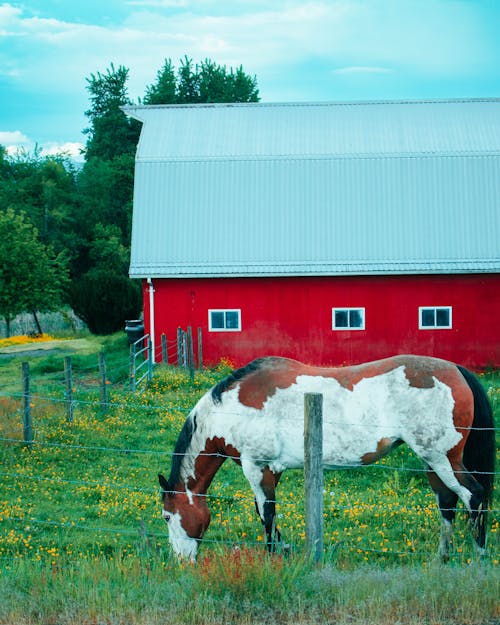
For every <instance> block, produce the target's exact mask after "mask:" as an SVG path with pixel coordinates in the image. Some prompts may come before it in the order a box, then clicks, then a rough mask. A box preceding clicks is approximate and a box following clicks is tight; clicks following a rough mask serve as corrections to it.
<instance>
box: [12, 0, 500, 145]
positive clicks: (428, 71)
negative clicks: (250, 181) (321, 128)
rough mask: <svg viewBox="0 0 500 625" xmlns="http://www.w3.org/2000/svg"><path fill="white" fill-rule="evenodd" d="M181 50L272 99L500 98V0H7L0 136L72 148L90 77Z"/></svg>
mask: <svg viewBox="0 0 500 625" xmlns="http://www.w3.org/2000/svg"><path fill="white" fill-rule="evenodd" d="M186 54H187V55H188V56H190V57H191V58H193V60H194V61H201V60H203V59H205V58H207V57H208V58H211V59H212V60H214V61H215V62H217V63H220V64H225V65H227V66H228V67H229V66H233V67H235V66H238V65H240V64H242V65H243V67H244V69H245V71H246V72H247V73H250V74H255V75H256V76H257V81H258V85H259V89H260V95H261V99H262V100H263V101H267V102H289V101H299V102H304V101H309V102H310V101H352V100H381V99H427V98H462V97H465V98H470V97H500V0H311V1H300V2H299V1H297V0H81V1H80V0H26V1H19V2H17V1H14V0H12V1H10V2H3V3H2V1H1V0H0V144H2V145H5V146H8V147H9V149H11V150H14V149H15V148H16V147H24V148H27V149H32V147H33V146H34V144H35V143H37V144H38V145H39V146H41V147H42V148H43V149H44V150H45V152H50V151H55V150H60V149H61V148H63V149H65V150H67V151H68V152H69V153H76V152H77V151H78V148H79V147H80V146H81V145H82V144H83V143H84V142H85V137H84V136H83V135H82V130H83V129H84V128H85V127H86V126H87V120H86V118H85V115H84V112H85V110H86V109H87V108H88V106H89V101H88V93H87V91H86V89H85V86H86V81H85V79H86V77H88V76H89V75H90V74H91V73H96V72H97V71H101V72H104V71H105V70H106V68H108V67H109V65H110V63H114V64H115V66H117V65H124V66H125V67H128V68H129V70H130V73H129V83H128V84H129V95H130V97H131V98H132V99H134V100H137V98H138V97H141V96H143V95H144V91H145V88H146V86H147V85H149V84H151V83H152V82H154V80H155V77H156V72H157V71H158V69H159V68H160V67H161V66H162V64H163V62H164V59H165V58H167V57H168V58H171V59H172V61H173V62H174V64H175V65H178V61H179V59H180V58H181V57H183V56H184V55H186Z"/></svg>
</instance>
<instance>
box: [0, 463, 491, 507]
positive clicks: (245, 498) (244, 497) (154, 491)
mask: <svg viewBox="0 0 500 625" xmlns="http://www.w3.org/2000/svg"><path fill="white" fill-rule="evenodd" d="M0 475H3V476H4V477H7V478H11V479H16V480H19V479H25V480H35V481H43V482H49V483H51V484H64V485H67V484H69V485H71V486H85V487H91V488H100V489H104V490H106V489H108V490H113V489H116V490H127V491H131V492H139V493H144V494H147V495H159V494H160V493H161V489H159V488H158V487H156V488H141V487H138V486H131V485H129V484H117V483H115V482H91V481H87V480H69V479H63V478H54V477H47V476H43V475H32V474H29V475H28V474H23V473H8V472H6V471H0ZM248 488H249V489H250V486H248ZM169 492H171V493H172V494H174V495H175V494H177V495H184V494H185V493H186V491H177V490H173V491H169ZM191 495H192V496H193V497H200V498H203V499H212V500H223V501H231V502H239V503H245V502H253V501H254V497H253V495H250V494H240V493H233V494H231V495H225V494H217V495H212V494H208V493H191ZM323 495H324V496H325V497H328V496H329V497H330V499H332V500H334V498H335V497H337V493H336V492H331V493H330V494H328V493H327V491H326V490H325V491H324V493H323ZM267 501H268V502H269V503H274V504H277V505H278V506H279V507H287V506H295V502H288V501H287V500H286V499H267ZM333 509H334V510H340V511H344V512H345V511H350V512H353V511H358V510H360V509H361V510H368V511H370V512H373V511H377V510H384V511H387V510H390V511H391V512H404V513H406V512H417V513H418V512H424V511H429V510H432V511H435V510H437V507H436V504H435V502H434V501H433V502H432V503H431V504H429V505H423V506H411V505H406V504H398V505H395V504H391V505H390V506H388V505H387V504H378V503H367V504H357V505H352V504H350V505H341V504H335V505H334V508H333ZM455 509H456V508H439V510H442V511H452V510H455ZM488 512H490V513H494V514H497V513H500V509H495V508H489V509H488Z"/></svg>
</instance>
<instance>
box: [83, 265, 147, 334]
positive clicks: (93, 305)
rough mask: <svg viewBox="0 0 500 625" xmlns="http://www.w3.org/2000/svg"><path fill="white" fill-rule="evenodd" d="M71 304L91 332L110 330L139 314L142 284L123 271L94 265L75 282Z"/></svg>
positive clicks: (119, 328) (119, 326)
mask: <svg viewBox="0 0 500 625" xmlns="http://www.w3.org/2000/svg"><path fill="white" fill-rule="evenodd" d="M71 304H72V307H73V310H74V311H75V313H76V314H77V315H78V316H79V317H80V318H81V319H83V321H85V323H86V324H87V326H88V328H89V330H90V331H91V332H92V333H94V334H111V333H112V332H116V331H117V330H121V329H123V328H124V326H125V320H126V319H135V318H136V317H137V316H138V315H139V313H140V311H141V308H142V293H141V285H140V283H139V282H133V281H132V280H130V279H129V278H128V277H127V276H124V275H121V274H116V273H112V272H109V271H106V270H104V269H92V270H91V271H89V272H88V273H86V274H85V275H84V276H83V277H82V278H80V279H79V280H77V281H76V282H75V283H74V284H73V287H72V291H71Z"/></svg>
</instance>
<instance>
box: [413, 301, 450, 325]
mask: <svg viewBox="0 0 500 625" xmlns="http://www.w3.org/2000/svg"><path fill="white" fill-rule="evenodd" d="M418 327H419V329H420V330H434V329H436V328H451V306H420V308H419V309H418Z"/></svg>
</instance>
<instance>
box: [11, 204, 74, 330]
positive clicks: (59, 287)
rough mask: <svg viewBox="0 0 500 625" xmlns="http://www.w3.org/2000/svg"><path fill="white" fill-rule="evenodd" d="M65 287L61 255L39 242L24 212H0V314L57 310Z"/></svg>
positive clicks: (66, 279)
mask: <svg viewBox="0 0 500 625" xmlns="http://www.w3.org/2000/svg"><path fill="white" fill-rule="evenodd" d="M67 286H68V272H67V262H66V259H65V257H64V255H63V254H62V253H61V254H58V255H56V254H54V252H53V250H52V249H51V248H50V247H46V246H45V245H44V244H43V243H42V242H41V241H40V240H39V239H38V232H37V230H36V228H35V227H34V226H33V225H32V224H31V223H30V222H29V221H28V220H27V219H26V217H25V215H24V213H19V214H16V213H15V212H14V210H13V209H12V208H8V209H7V211H6V212H0V315H1V316H3V317H4V318H5V319H6V320H7V324H9V322H10V320H11V319H12V318H13V317H15V316H16V315H17V314H19V313H22V312H28V311H40V312H47V311H50V310H57V308H58V307H59V306H60V305H61V304H62V303H63V301H64V299H65V290H66V288H67Z"/></svg>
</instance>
